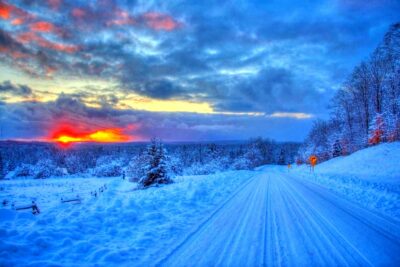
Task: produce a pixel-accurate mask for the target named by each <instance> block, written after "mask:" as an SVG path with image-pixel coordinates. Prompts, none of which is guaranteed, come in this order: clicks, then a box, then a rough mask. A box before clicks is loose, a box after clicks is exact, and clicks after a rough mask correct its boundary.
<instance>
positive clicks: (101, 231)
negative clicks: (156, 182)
mask: <svg viewBox="0 0 400 267" xmlns="http://www.w3.org/2000/svg"><path fill="white" fill-rule="evenodd" d="M398 152H399V144H398V143H393V144H384V145H381V146H376V147H372V148H368V149H366V150H364V151H359V152H357V153H355V154H353V155H350V156H347V157H340V158H337V159H334V160H332V161H328V162H325V163H323V164H320V165H317V166H316V169H315V172H310V170H309V169H308V167H305V166H301V167H294V168H291V169H288V168H287V167H286V166H264V167H261V168H258V169H257V170H255V171H231V172H225V173H220V174H216V175H204V176H182V177H178V178H176V179H175V183H173V184H170V185H166V186H160V187H152V188H149V189H146V190H136V189H135V184H133V183H129V182H127V181H125V180H121V179H120V178H84V179H83V178H82V179H79V178H74V179H47V180H15V181H1V183H0V188H1V190H0V200H3V199H8V200H10V201H11V202H15V203H16V205H17V204H18V205H21V204H25V203H30V201H32V200H35V201H36V203H37V204H38V206H39V208H40V209H41V213H40V214H39V215H36V216H34V215H32V214H31V213H30V212H29V211H15V210H13V209H12V208H11V206H10V204H8V205H7V206H4V207H2V208H1V209H0V266H96V265H97V266H215V265H217V266H276V265H283V266H400V221H399V216H398V215H399V213H400V212H399V209H400V208H399V206H398V204H397V203H399V191H398V190H397V186H398V179H397V177H398V176H397V175H398V174H399V171H398V162H399V161H398V159H399V158H398V155H399V154H398ZM382 155H386V156H385V160H384V162H383V160H382V159H381V158H380V157H381V156H382ZM376 157H378V158H376ZM371 158H374V160H375V161H374V162H378V163H377V164H376V165H370V164H371V161H373V160H372V159H371ZM379 162H380V163H379ZM380 164H386V165H380ZM392 165H394V166H397V169H396V167H392ZM380 166H381V167H380ZM382 166H383V167H382ZM365 168H368V171H365ZM378 177H379V179H378ZM94 191H96V192H97V194H96V196H94V195H93V192H94ZM101 191H103V192H101ZM77 194H79V196H80V197H81V198H82V202H81V203H80V204H74V203H73V202H71V203H61V200H60V199H61V198H62V197H63V198H64V199H65V198H74V197H76V195H77Z"/></svg>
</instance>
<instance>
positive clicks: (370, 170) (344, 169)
mask: <svg viewBox="0 0 400 267" xmlns="http://www.w3.org/2000/svg"><path fill="white" fill-rule="evenodd" d="M316 171H317V172H318V173H324V174H336V175H338V174H341V175H343V174H345V175H350V176H357V177H358V178H360V179H365V180H370V181H376V182H385V183H400V142H395V143H385V144H381V145H378V146H373V147H369V148H366V149H363V150H359V151H357V152H355V153H353V154H351V155H349V156H346V157H338V158H334V159H331V160H329V161H326V162H324V163H321V164H320V165H318V166H317V168H316Z"/></svg>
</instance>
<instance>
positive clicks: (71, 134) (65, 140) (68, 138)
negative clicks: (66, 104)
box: [47, 127, 134, 146]
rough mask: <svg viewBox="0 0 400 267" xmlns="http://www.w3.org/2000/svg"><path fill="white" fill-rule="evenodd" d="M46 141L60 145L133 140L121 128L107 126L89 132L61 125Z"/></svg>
mask: <svg viewBox="0 0 400 267" xmlns="http://www.w3.org/2000/svg"><path fill="white" fill-rule="evenodd" d="M47 140H48V141H51V142H55V143H58V144H61V145H64V146H65V145H70V144H72V143H90V142H93V143H123V142H129V141H133V140H134V138H133V136H130V135H128V134H126V133H124V129H122V128H109V129H102V130H94V131H89V132H78V131H74V130H71V128H70V127H62V128H61V129H59V130H56V131H55V132H53V133H52V134H51V136H50V137H49V138H47Z"/></svg>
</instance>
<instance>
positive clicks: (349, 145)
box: [297, 23, 400, 163]
mask: <svg viewBox="0 0 400 267" xmlns="http://www.w3.org/2000/svg"><path fill="white" fill-rule="evenodd" d="M329 108H330V111H331V116H330V119H329V120H327V121H323V120H318V121H315V122H314V125H313V127H312V129H311V131H310V133H309V134H308V137H307V138H306V140H305V142H304V144H303V145H302V146H301V148H300V150H299V155H298V158H297V162H298V163H304V162H307V159H308V157H309V156H310V155H312V154H314V155H317V157H318V159H319V160H320V161H325V160H328V159H330V158H333V157H337V156H341V155H348V154H351V153H353V152H355V151H357V150H360V149H363V148H365V147H368V146H372V145H376V144H379V143H381V142H393V141H398V140H400V23H396V24H394V25H392V26H391V27H390V29H389V31H388V32H387V33H386V35H385V36H384V39H383V41H382V42H381V43H380V44H379V45H378V47H377V48H376V49H375V51H373V53H372V54H371V55H370V57H369V58H368V59H367V60H365V61H364V62H361V63H360V64H359V65H358V66H356V67H355V68H354V70H353V72H352V73H351V75H350V76H349V77H348V79H347V80H346V81H345V82H344V83H343V85H342V86H341V88H340V89H339V90H338V91H337V93H336V95H335V96H334V98H333V99H332V101H331V104H330V107H329Z"/></svg>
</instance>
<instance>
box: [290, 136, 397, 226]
mask: <svg viewBox="0 0 400 267" xmlns="http://www.w3.org/2000/svg"><path fill="white" fill-rule="evenodd" d="M294 172H295V173H296V174H297V176H298V177H301V178H304V179H308V180H312V181H314V182H316V183H319V184H322V185H324V186H326V187H328V188H329V189H330V190H332V191H334V192H336V193H339V194H341V195H342V196H344V197H345V198H347V199H350V200H352V201H355V202H357V203H359V204H360V205H362V206H364V207H366V208H368V209H372V210H375V211H378V212H380V213H383V214H385V215H387V216H390V217H394V218H398V219H400V143H399V142H396V143H385V144H381V145H378V146H374V147H370V148H366V149H363V150H360V151H357V152H356V153H354V154H351V155H349V156H346V157H338V158H334V159H331V160H329V161H326V162H323V163H321V164H319V165H317V166H316V167H315V172H314V173H311V172H310V170H309V168H308V167H307V166H300V167H295V168H294Z"/></svg>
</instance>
